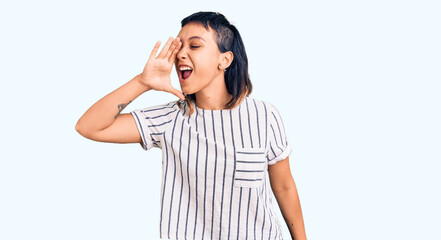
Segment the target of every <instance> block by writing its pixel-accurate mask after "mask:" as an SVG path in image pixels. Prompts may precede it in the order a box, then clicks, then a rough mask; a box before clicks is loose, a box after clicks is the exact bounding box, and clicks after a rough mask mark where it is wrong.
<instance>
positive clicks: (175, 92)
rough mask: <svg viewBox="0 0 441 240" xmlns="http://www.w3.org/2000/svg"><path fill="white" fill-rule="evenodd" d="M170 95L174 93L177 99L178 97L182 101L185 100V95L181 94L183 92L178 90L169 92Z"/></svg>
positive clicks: (173, 89)
mask: <svg viewBox="0 0 441 240" xmlns="http://www.w3.org/2000/svg"><path fill="white" fill-rule="evenodd" d="M169 93H172V94H174V95H176V97H178V98H179V99H181V100H185V96H184V94H183V93H182V92H181V91H179V90H178V89H176V88H173V87H172V88H171V89H170V90H169Z"/></svg>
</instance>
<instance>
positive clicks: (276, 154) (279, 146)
mask: <svg viewBox="0 0 441 240" xmlns="http://www.w3.org/2000/svg"><path fill="white" fill-rule="evenodd" d="M268 112H269V114H268V116H267V117H268V129H267V131H268V132H267V133H268V144H269V147H268V148H269V149H268V151H267V155H266V157H267V161H268V162H267V163H268V165H273V164H275V163H276V162H278V161H281V160H284V159H286V158H287V157H288V156H289V154H290V153H291V151H292V148H291V145H290V144H289V141H288V137H287V136H286V131H285V125H284V124H283V120H282V116H281V115H280V113H279V111H278V110H277V108H276V107H275V106H274V105H272V104H269V111H268Z"/></svg>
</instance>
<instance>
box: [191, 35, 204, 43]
mask: <svg viewBox="0 0 441 240" xmlns="http://www.w3.org/2000/svg"><path fill="white" fill-rule="evenodd" d="M192 39H199V40H202V41H204V42H205V39H203V38H202V37H199V36H193V37H190V38H189V39H188V40H192Z"/></svg>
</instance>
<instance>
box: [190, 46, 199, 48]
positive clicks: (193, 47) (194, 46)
mask: <svg viewBox="0 0 441 240" xmlns="http://www.w3.org/2000/svg"><path fill="white" fill-rule="evenodd" d="M198 47H200V46H190V48H198Z"/></svg>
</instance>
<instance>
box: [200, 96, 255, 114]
mask: <svg viewBox="0 0 441 240" xmlns="http://www.w3.org/2000/svg"><path fill="white" fill-rule="evenodd" d="M248 98H249V97H248V96H246V97H245V98H244V99H242V102H241V103H239V104H238V105H236V106H235V107H234V108H232V109H204V108H200V107H197V106H196V102H195V101H194V100H191V104H192V105H193V107H194V109H195V110H196V111H211V112H220V111H234V110H236V109H239V107H240V106H241V105H242V104H244V103H245V101H247V99H248Z"/></svg>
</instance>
